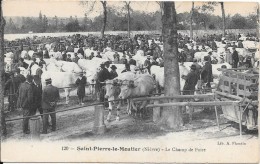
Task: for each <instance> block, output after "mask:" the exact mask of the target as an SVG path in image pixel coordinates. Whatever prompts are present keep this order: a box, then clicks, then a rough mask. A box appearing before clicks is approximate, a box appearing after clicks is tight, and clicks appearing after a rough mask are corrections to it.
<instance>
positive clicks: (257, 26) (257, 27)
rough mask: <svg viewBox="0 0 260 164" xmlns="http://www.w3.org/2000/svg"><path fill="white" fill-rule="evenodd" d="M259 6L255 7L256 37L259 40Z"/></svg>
mask: <svg viewBox="0 0 260 164" xmlns="http://www.w3.org/2000/svg"><path fill="white" fill-rule="evenodd" d="M259 10H260V4H259V3H258V5H257V24H256V36H257V37H258V38H260V14H259V12H260V11H259Z"/></svg>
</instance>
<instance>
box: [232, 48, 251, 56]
mask: <svg viewBox="0 0 260 164" xmlns="http://www.w3.org/2000/svg"><path fill="white" fill-rule="evenodd" d="M228 49H229V50H230V52H231V53H233V47H228ZM236 51H237V53H238V55H241V56H243V57H245V56H247V55H250V56H251V55H252V53H251V52H249V51H248V50H247V49H245V48H236Z"/></svg>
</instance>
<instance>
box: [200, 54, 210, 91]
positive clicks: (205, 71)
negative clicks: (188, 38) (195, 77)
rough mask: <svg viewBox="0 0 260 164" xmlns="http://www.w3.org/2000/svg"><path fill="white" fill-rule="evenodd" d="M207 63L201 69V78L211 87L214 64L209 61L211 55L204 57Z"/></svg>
mask: <svg viewBox="0 0 260 164" xmlns="http://www.w3.org/2000/svg"><path fill="white" fill-rule="evenodd" d="M204 61H205V62H206V63H205V65H204V66H203V67H202V70H201V79H202V81H203V82H204V83H206V87H208V88H211V85H210V82H212V65H211V63H210V62H209V56H205V57H204Z"/></svg>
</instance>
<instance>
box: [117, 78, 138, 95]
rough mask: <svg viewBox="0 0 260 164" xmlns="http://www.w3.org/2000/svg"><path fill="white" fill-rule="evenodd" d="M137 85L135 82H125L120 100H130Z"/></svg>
mask: <svg viewBox="0 0 260 164" xmlns="http://www.w3.org/2000/svg"><path fill="white" fill-rule="evenodd" d="M135 87H136V86H135V84H134V81H133V80H130V81H123V83H122V85H121V92H120V95H119V98H120V99H126V98H128V97H129V96H130V95H131V94H132V91H133V89H134V88H135Z"/></svg>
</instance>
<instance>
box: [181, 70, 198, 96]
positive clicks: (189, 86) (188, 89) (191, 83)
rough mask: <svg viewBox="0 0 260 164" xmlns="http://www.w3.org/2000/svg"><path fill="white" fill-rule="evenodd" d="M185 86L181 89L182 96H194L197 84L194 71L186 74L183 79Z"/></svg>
mask: <svg viewBox="0 0 260 164" xmlns="http://www.w3.org/2000/svg"><path fill="white" fill-rule="evenodd" d="M185 80H186V81H185V84H184V87H183V91H184V92H183V94H184V95H185V94H194V90H195V86H196V84H197V82H198V75H197V74H196V72H195V71H191V72H190V73H188V75H187V76H186V77H185Z"/></svg>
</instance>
